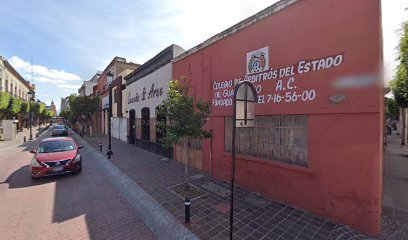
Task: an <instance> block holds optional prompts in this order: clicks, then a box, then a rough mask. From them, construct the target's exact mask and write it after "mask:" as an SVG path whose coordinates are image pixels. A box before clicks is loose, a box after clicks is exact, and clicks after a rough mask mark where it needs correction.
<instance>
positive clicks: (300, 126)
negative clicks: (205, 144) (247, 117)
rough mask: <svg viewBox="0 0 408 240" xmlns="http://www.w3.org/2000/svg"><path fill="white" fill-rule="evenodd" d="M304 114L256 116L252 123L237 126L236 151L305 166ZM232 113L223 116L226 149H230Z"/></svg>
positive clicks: (306, 126) (305, 128)
mask: <svg viewBox="0 0 408 240" xmlns="http://www.w3.org/2000/svg"><path fill="white" fill-rule="evenodd" d="M307 139H308V123H307V116H306V115H282V116H257V117H256V119H255V127H248V128H237V132H236V140H235V144H236V153H237V154H239V155H246V156H252V157H257V158H262V159H267V160H273V161H278V162H282V163H286V164H290V165H297V166H305V167H306V166H308V160H307V159H308V158H307V155H308V154H307ZM231 141H232V117H226V118H225V151H226V152H231Z"/></svg>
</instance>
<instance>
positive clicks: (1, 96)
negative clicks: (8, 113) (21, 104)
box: [0, 92, 11, 110]
mask: <svg viewBox="0 0 408 240" xmlns="http://www.w3.org/2000/svg"><path fill="white" fill-rule="evenodd" d="M10 98H11V96H10V94H8V93H6V92H0V110H6V109H7V108H8V106H9V104H10Z"/></svg>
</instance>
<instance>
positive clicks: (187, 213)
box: [184, 197, 190, 223]
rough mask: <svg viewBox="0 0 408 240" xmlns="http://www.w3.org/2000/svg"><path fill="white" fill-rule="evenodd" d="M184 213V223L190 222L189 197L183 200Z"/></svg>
mask: <svg viewBox="0 0 408 240" xmlns="http://www.w3.org/2000/svg"><path fill="white" fill-rule="evenodd" d="M184 215H185V223H190V198H189V197H186V199H185V200H184Z"/></svg>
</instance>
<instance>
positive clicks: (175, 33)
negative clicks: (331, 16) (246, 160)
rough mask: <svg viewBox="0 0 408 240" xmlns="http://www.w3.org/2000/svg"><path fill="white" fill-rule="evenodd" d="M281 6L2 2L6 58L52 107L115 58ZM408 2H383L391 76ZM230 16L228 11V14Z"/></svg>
mask: <svg viewBox="0 0 408 240" xmlns="http://www.w3.org/2000/svg"><path fill="white" fill-rule="evenodd" d="M275 2H277V1H276V0H257V1H256V4H254V2H253V1H247V0H235V1H234V0H224V1H219V0H207V1H198V0H190V1H184V0H167V1H159V0H148V1H144V0H127V1H125V0H117V1H105V0H98V1H97V0H86V1H85V0H82V1H72V0H59V1H53V0H36V1H16V0H2V1H1V4H0V8H1V14H0V36H1V37H0V55H1V56H4V57H5V58H6V59H9V61H10V62H11V64H12V65H13V66H14V67H15V68H16V69H17V70H18V71H19V72H20V73H21V74H22V75H23V76H25V77H26V79H27V80H30V69H31V66H30V62H31V60H32V61H33V65H34V66H33V69H34V83H35V84H36V85H37V96H38V97H39V98H40V99H41V100H42V101H44V102H46V103H47V104H49V103H50V102H51V100H52V99H53V100H54V102H55V103H56V104H57V108H58V109H59V103H60V97H63V96H67V95H69V94H70V93H75V92H76V91H77V89H78V87H79V86H80V85H81V84H82V81H83V80H88V79H89V78H91V77H92V76H93V74H94V73H95V72H96V71H97V70H103V68H104V67H105V66H106V65H107V64H108V63H109V62H110V61H111V60H112V58H113V57H114V56H121V57H125V58H127V60H128V61H132V62H136V63H144V62H145V61H146V60H148V59H149V58H151V57H152V56H154V55H155V54H156V53H158V52H159V51H161V50H162V49H164V48H165V47H167V46H168V45H170V44H172V43H175V44H178V45H180V46H181V47H183V48H184V49H186V50H187V49H189V48H191V47H193V46H195V45H197V44H199V43H200V42H202V41H204V40H206V39H207V38H209V37H211V36H213V35H215V34H217V33H218V32H220V31H222V30H224V29H226V28H228V27H230V26H232V25H233V24H235V23H237V22H239V21H240V20H242V19H244V18H246V17H249V16H251V15H253V14H255V13H256V12H258V11H260V10H262V9H264V8H265V7H267V6H269V5H271V4H273V3H275ZM406 7H408V0H386V1H383V6H382V8H383V28H384V57H385V64H384V65H385V70H386V77H387V78H388V79H389V78H391V77H392V69H393V68H394V67H395V64H396V63H395V57H396V56H395V52H396V51H395V48H396V46H397V44H398V34H397V30H398V29H399V28H400V24H401V22H402V21H404V20H408V11H406V10H404V9H405V8H406ZM227 10H228V11H227Z"/></svg>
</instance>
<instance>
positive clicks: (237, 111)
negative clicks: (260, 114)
mask: <svg viewBox="0 0 408 240" xmlns="http://www.w3.org/2000/svg"><path fill="white" fill-rule="evenodd" d="M257 102H258V95H257V92H256V90H255V87H254V85H252V83H250V82H249V81H242V82H240V83H238V84H237V85H236V86H235V89H234V102H233V104H234V112H233V114H234V116H233V119H232V121H233V122H232V146H231V155H232V169H231V188H230V239H232V233H233V225H234V180H235V136H236V128H237V127H254V126H255V104H256V103H257Z"/></svg>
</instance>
